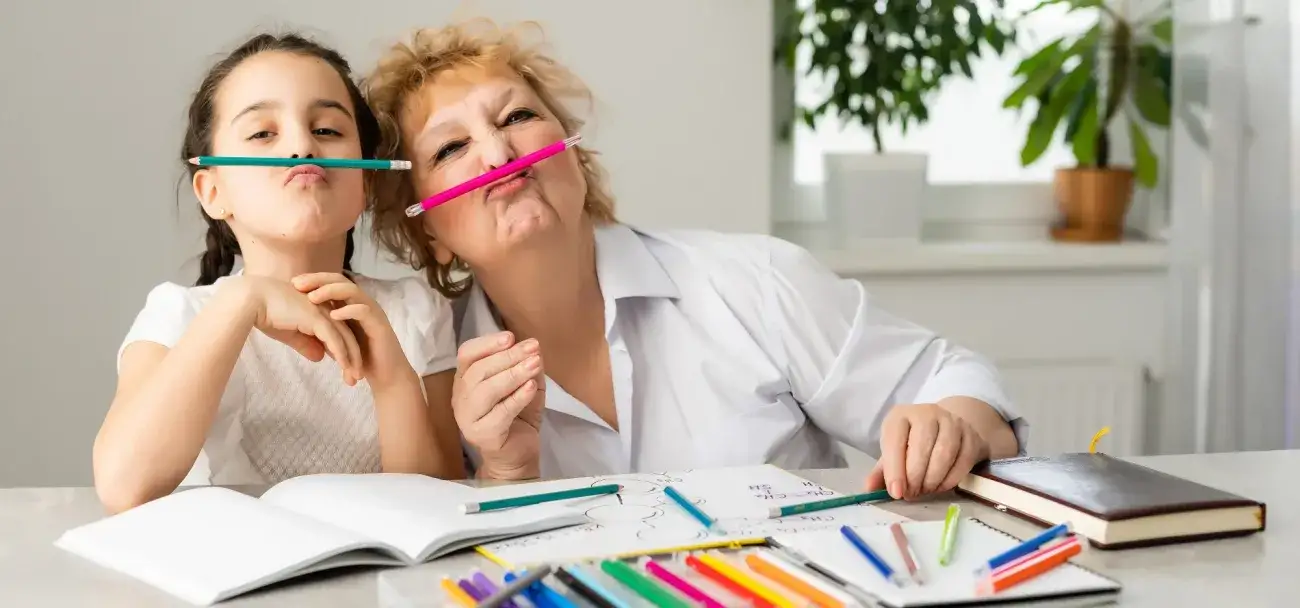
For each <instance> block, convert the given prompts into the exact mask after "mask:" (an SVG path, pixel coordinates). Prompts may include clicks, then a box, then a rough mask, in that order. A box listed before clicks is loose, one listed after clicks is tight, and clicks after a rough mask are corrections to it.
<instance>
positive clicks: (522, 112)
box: [506, 108, 537, 125]
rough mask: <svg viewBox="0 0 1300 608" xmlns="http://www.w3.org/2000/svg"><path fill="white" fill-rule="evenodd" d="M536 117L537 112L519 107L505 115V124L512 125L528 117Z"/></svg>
mask: <svg viewBox="0 0 1300 608" xmlns="http://www.w3.org/2000/svg"><path fill="white" fill-rule="evenodd" d="M536 117H537V114H536V113H535V112H533V111H532V110H529V109H527V108H519V109H518V110H512V111H511V112H510V113H509V114H507V115H506V124H508V125H512V124H515V123H517V122H523V121H525V120H528V119H530V118H536Z"/></svg>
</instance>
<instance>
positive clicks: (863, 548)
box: [840, 526, 902, 586]
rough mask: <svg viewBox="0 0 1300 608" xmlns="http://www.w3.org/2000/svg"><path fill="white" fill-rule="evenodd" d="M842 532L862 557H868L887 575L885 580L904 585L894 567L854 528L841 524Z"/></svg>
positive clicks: (873, 564) (877, 569) (872, 564)
mask: <svg viewBox="0 0 1300 608" xmlns="http://www.w3.org/2000/svg"><path fill="white" fill-rule="evenodd" d="M840 534H842V535H843V536H844V538H846V539H848V541H849V544H850V545H853V548H854V549H857V550H858V553H861V554H862V557H865V558H867V561H868V562H870V563H871V566H872V567H874V568H875V569H876V571H877V572H879V573H880V576H883V577H885V580H887V581H889V582H891V583H893V584H895V585H899V586H901V585H902V583H901V582H900V581H899V579H898V575H897V574H894V569H893V568H890V567H889V564H887V563H885V560H883V559H881V557H880V555H879V554H877V553H876V552H875V551H874V550H872V548H871V545H868V544H867V541H865V540H862V537H861V536H858V533H857V532H855V531H854V530H853V528H850V527H848V526H840Z"/></svg>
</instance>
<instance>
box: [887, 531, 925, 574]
mask: <svg viewBox="0 0 1300 608" xmlns="http://www.w3.org/2000/svg"><path fill="white" fill-rule="evenodd" d="M889 533H890V534H891V535H893V537H894V544H895V545H898V553H899V555H902V556H903V565H904V566H906V567H907V575H908V576H910V577H912V581H913V582H916V583H922V582H924V581H923V580H922V578H921V569H920V567H919V566H917V564H916V562H917V561H918V560H917V559H916V552H915V551H913V550H912V544H911V543H910V542H908V540H907V533H906V532H904V531H903V524H901V523H898V522H894V523H892V524H889Z"/></svg>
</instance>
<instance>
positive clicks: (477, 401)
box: [451, 332, 546, 479]
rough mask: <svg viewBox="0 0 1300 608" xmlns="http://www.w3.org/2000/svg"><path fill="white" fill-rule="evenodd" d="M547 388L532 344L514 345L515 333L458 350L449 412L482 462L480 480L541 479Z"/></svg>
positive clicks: (484, 338)
mask: <svg viewBox="0 0 1300 608" xmlns="http://www.w3.org/2000/svg"><path fill="white" fill-rule="evenodd" d="M545 385H546V377H545V375H544V374H543V372H542V356H541V349H540V348H539V346H538V344H537V341H536V340H531V339H530V340H524V341H523V342H521V343H519V344H515V343H514V334H511V333H510V332H499V333H495V334H491V335H487V336H480V337H478V338H474V339H472V340H469V341H467V342H465V343H464V344H462V345H461V347H460V350H459V352H458V353H457V355H456V383H455V386H454V388H453V389H452V396H451V407H452V411H454V412H455V415H456V424H457V425H459V426H460V430H461V434H462V435H464V436H465V440H466V441H467V442H469V444H470V445H472V446H474V448H475V449H476V450H478V452H479V455H480V456H481V457H482V461H483V462H482V465H481V466H480V470H479V475H480V476H482V477H490V478H494V479H532V478H535V477H537V476H538V475H539V473H540V471H539V464H538V459H539V456H540V454H541V437H540V436H539V435H538V431H539V430H540V429H541V426H542V407H543V405H544V403H545V398H546V392H545V390H546V389H545Z"/></svg>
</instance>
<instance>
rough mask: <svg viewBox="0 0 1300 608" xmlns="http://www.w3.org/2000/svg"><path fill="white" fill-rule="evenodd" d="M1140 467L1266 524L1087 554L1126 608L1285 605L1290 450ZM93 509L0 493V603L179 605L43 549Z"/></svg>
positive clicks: (310, 602) (403, 590) (357, 592)
mask: <svg viewBox="0 0 1300 608" xmlns="http://www.w3.org/2000/svg"><path fill="white" fill-rule="evenodd" d="M1132 460H1134V461H1136V462H1140V463H1142V464H1144V465H1147V466H1150V467H1153V468H1156V469H1159V470H1162V471H1165V472H1168V473H1171V474H1173V475H1178V476H1180V477H1185V478H1188V479H1191V480H1194V481H1198V482H1201V483H1204V484H1207V485H1211V486H1215V487H1219V488H1222V489H1224V490H1227V491H1229V492H1236V493H1238V494H1242V495H1244V496H1248V497H1250V498H1254V499H1256V500H1261V501H1263V502H1265V503H1267V504H1268V529H1267V530H1266V531H1265V532H1264V533H1262V534H1256V535H1254V536H1250V537H1245V538H1237V539H1227V540H1217V541H1208V542H1201V543H1194V544H1185V545H1174V546H1169V547H1163V548H1160V547H1154V548H1148V549H1130V550H1124V551H1112V552H1104V551H1090V552H1088V553H1086V554H1084V555H1083V556H1081V557H1080V558H1078V561H1079V563H1081V564H1082V565H1085V566H1088V567H1091V568H1094V569H1096V570H1098V571H1100V572H1102V573H1105V574H1107V575H1109V576H1111V577H1113V578H1116V579H1118V580H1119V581H1120V582H1122V583H1123V584H1124V591H1123V592H1122V593H1121V595H1120V604H1121V605H1125V606H1208V605H1216V606H1293V605H1296V604H1295V599H1294V596H1295V595H1296V594H1297V593H1300V582H1297V581H1296V577H1297V564H1300V517H1297V514H1296V511H1297V509H1298V508H1300V494H1298V493H1297V491H1296V489H1295V487H1296V483H1295V482H1296V481H1297V479H1298V478H1297V474H1296V471H1300V450H1290V451H1276V452H1241V453H1231V454H1202V455H1181V456H1156V457H1144V458H1134V459H1132ZM798 473H799V474H800V475H803V476H805V477H807V478H809V479H812V480H814V481H817V482H819V483H822V484H823V485H826V486H827V487H829V488H832V489H834V490H838V491H841V492H854V491H857V490H858V489H859V487H860V484H861V480H862V477H863V474H862V472H861V471H853V470H848V469H836V470H818V471H798ZM951 498H952V497H950V496H945V497H941V498H938V499H934V500H929V501H921V502H910V503H891V504H890V505H889V506H888V507H887V508H888V509H889V510H891V511H895V512H897V513H900V514H902V515H905V516H907V517H910V518H912V519H918V520H929V519H942V518H943V514H944V510H945V509H946V507H947V504H948V502H949V499H951ZM961 502H962V509H963V514H969V515H971V516H974V517H977V518H979V519H982V520H983V521H985V522H987V523H988V524H990V525H993V526H995V527H998V528H1001V529H1003V530H1005V531H1007V532H1009V533H1011V534H1014V535H1016V536H1020V537H1022V538H1024V537H1027V536H1030V535H1032V534H1034V533H1035V532H1036V531H1037V530H1039V528H1036V527H1034V526H1032V525H1030V524H1027V523H1025V522H1023V521H1021V520H1019V519H1017V518H1015V517H1013V516H1010V515H1006V514H1004V513H1000V512H998V511H996V510H994V509H992V508H989V507H985V506H982V505H978V504H975V503H971V502H969V501H965V500H962V501H961ZM102 516H103V511H102V509H101V507H100V506H99V502H98V500H97V499H96V497H95V493H94V490H93V489H91V488H30V489H28V488H18V489H0V606H100V607H104V608H114V607H118V606H121V607H127V606H130V607H131V608H149V607H153V606H184V605H187V604H184V603H183V602H181V601H179V600H177V599H174V598H172V597H171V596H170V595H167V594H165V593H163V592H161V591H158V590H156V589H154V588H152V587H150V586H148V585H145V584H143V583H139V582H136V581H135V580H134V579H130V578H127V577H125V576H123V575H120V574H117V573H116V572H113V571H110V570H107V569H104V568H100V567H98V566H96V565H94V564H91V563H89V562H85V561H83V560H81V559H80V558H78V557H76V556H74V555H71V554H67V553H64V552H63V551H61V550H59V549H57V548H55V547H54V546H53V544H52V543H53V542H54V539H55V538H57V537H58V536H59V535H60V534H62V533H63V531H64V530H67V529H68V528H71V527H75V526H78V525H81V524H84V523H88V522H91V521H94V520H96V519H98V518H100V517H102ZM485 566H488V564H487V562H486V561H484V560H482V558H480V557H477V556H476V555H474V554H470V553H467V554H459V555H455V556H451V557H448V558H444V559H442V560H438V561H436V562H433V563H429V564H424V565H422V566H418V567H412V568H393V569H368V570H354V571H350V572H346V573H332V574H331V573H324V574H321V575H315V576H312V577H310V578H309V579H299V581H297V582H289V583H285V584H281V585H279V586H277V587H274V588H270V589H265V590H261V591H257V592H253V593H250V594H248V595H245V596H241V597H239V598H235V599H233V600H230V601H228V602H225V603H223V604H221V605H222V606H229V607H231V608H234V607H240V608H245V607H250V606H290V607H292V606H312V607H314V608H331V607H333V606H339V607H343V606H347V607H349V608H353V607H365V606H382V607H384V608H399V607H400V608H415V607H417V606H441V605H444V602H443V596H442V595H441V594H440V592H438V591H437V589H438V587H437V582H438V579H439V575H440V574H441V573H443V572H449V573H463V572H465V571H467V570H468V569H469V568H470V567H485Z"/></svg>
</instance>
